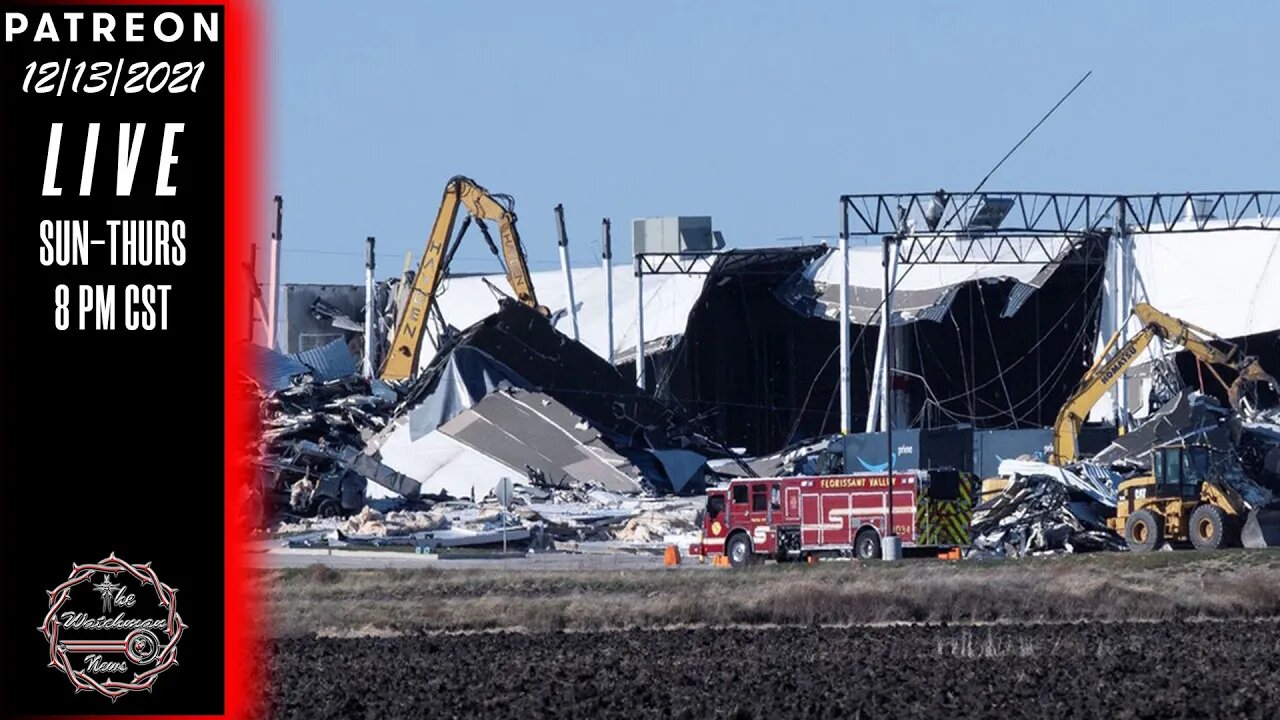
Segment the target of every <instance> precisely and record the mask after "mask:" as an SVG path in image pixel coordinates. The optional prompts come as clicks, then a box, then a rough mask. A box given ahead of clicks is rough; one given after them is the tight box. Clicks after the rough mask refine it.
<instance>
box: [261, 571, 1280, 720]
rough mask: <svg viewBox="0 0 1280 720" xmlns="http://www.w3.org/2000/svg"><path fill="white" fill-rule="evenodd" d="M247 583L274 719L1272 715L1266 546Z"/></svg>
mask: <svg viewBox="0 0 1280 720" xmlns="http://www.w3.org/2000/svg"><path fill="white" fill-rule="evenodd" d="M261 578H262V581H263V583H264V587H263V590H264V594H265V597H266V599H267V603H268V604H267V609H268V611H269V612H268V613H267V616H269V617H270V618H271V622H272V626H271V628H270V634H271V635H272V636H273V637H274V638H275V639H274V640H272V641H270V645H271V649H272V653H273V659H272V661H271V664H270V668H269V670H270V672H271V680H270V682H269V684H268V685H269V687H270V688H271V697H270V698H269V700H270V702H271V710H270V713H269V716H271V717H282V718H319V717H334V718H337V717H344V718H346V717H350V718H366V717H367V718H379V720H382V719H384V718H398V717H459V718H465V717H487V718H502V717H540V716H553V717H579V718H591V717H628V718H637V717H640V718H643V717H652V718H668V717H674V718H714V717H734V718H751V717H859V716H861V717H887V716H896V717H919V716H935V717H1028V718H1029V717H1118V718H1128V717H1132V718H1143V717H1160V718H1181V717H1257V718H1280V552H1274V551H1273V552H1231V553H1215V554H1202V553H1157V554H1152V555H1148V556H1128V555H1122V554H1115V555H1105V556H1103V555H1100V556H1093V557H1061V558H1036V559H1029V560H1018V561H1000V562H990V563H985V562H984V563H945V562H937V561H919V562H905V563H896V564H888V563H873V564H870V565H866V566H862V565H857V564H852V563H830V564H827V565H824V566H819V567H796V566H765V567H761V568H757V569H753V570H749V571H743V572H738V571H728V570H724V571H721V570H714V571H712V570H704V571H702V572H684V571H682V570H680V569H676V570H673V571H670V572H662V571H658V572H654V571H640V572H618V571H613V572H604V571H597V572H571V573H561V572H545V571H544V572H536V573H528V572H516V571H498V572H494V571H472V570H452V571H450V570H428V569H421V570H377V571H369V570H343V571H339V570H334V569H332V568H329V567H319V566H317V567H309V568H303V569H294V570H276V571H270V572H266V573H264V574H262V575H261ZM1135 619H1141V620H1143V622H1134V620H1135ZM868 623H878V624H879V625H877V626H869V625H867V624H868ZM886 623H890V624H889V625H886ZM892 623H916V624H911V625H897V624H892ZM919 623H930V624H928V625H922V624H919ZM851 624H853V625H855V626H852V627H850V625H851ZM779 626H782V627H779ZM265 715H266V713H264V716H265Z"/></svg>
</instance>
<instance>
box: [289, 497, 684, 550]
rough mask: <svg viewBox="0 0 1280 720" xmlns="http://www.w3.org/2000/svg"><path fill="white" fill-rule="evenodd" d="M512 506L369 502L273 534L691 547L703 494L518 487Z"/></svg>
mask: <svg viewBox="0 0 1280 720" xmlns="http://www.w3.org/2000/svg"><path fill="white" fill-rule="evenodd" d="M514 495H515V499H514V501H513V507H512V508H511V510H510V512H508V513H503V512H502V510H501V508H499V507H498V506H497V504H496V503H495V502H494V500H493V498H492V497H490V498H485V499H483V500H482V501H480V502H473V501H470V500H444V501H438V502H434V503H431V504H430V506H429V507H425V508H424V507H423V505H424V503H422V502H417V503H413V504H409V503H406V502H404V501H401V502H399V503H397V504H395V505H398V507H397V506H395V505H387V504H386V503H383V504H382V505H383V506H382V507H381V508H375V507H373V506H365V507H363V508H362V509H361V510H360V511H359V512H357V513H355V514H353V515H351V516H350V517H348V518H345V519H342V518H305V519H300V520H295V521H292V522H279V523H277V524H276V525H275V526H274V528H272V534H273V535H274V536H276V537H278V538H282V539H285V540H286V541H288V542H289V543H290V544H292V545H296V546H305V547H315V546H325V547H343V546H360V545H372V546H393V545H400V546H416V547H424V548H457V547H490V546H493V545H496V544H500V543H501V542H502V534H503V526H504V524H505V526H506V535H507V538H506V541H507V543H508V545H516V546H528V547H531V548H538V549H541V548H544V547H547V546H549V545H552V544H555V545H556V546H557V547H560V548H561V549H570V550H572V549H577V548H578V543H594V544H600V545H608V544H614V545H618V546H622V547H626V548H628V549H631V550H649V551H658V550H661V549H662V548H663V547H665V545H667V544H672V543H676V544H680V545H682V546H684V547H687V546H688V545H689V544H690V543H692V542H694V541H695V540H696V538H697V515H698V510H699V509H700V508H701V507H702V499H701V498H691V497H674V496H673V497H665V498H652V497H639V496H633V495H623V494H620V493H613V492H609V491H606V490H603V489H601V488H591V487H585V488H584V487H580V488H574V489H565V490H554V491H544V490H541V489H539V488H537V487H534V486H531V485H525V484H516V485H515V493H514Z"/></svg>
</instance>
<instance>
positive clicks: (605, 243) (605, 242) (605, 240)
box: [600, 218, 613, 365]
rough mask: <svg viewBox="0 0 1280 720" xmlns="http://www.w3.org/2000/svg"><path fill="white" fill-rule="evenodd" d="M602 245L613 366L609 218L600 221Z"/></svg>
mask: <svg viewBox="0 0 1280 720" xmlns="http://www.w3.org/2000/svg"><path fill="white" fill-rule="evenodd" d="M600 235H601V238H600V245H601V252H602V255H603V260H604V298H605V300H604V304H605V312H606V313H607V316H606V317H607V319H608V325H609V349H608V358H609V364H610V365H612V364H613V233H612V228H611V227H610V222H609V218H603V219H601V220H600Z"/></svg>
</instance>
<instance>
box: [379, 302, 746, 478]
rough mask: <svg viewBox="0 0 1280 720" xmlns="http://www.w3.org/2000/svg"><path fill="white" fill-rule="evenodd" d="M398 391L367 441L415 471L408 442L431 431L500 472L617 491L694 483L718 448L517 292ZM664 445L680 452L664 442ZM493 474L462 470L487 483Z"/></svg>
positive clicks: (429, 436)
mask: <svg viewBox="0 0 1280 720" xmlns="http://www.w3.org/2000/svg"><path fill="white" fill-rule="evenodd" d="M401 391H402V398H403V399H402V401H401V404H400V406H399V408H398V409H397V411H396V420H395V421H394V423H393V425H392V426H391V427H389V428H388V430H386V431H384V432H383V433H381V434H380V435H379V437H378V438H376V439H375V441H374V443H373V445H374V446H375V447H378V448H380V450H381V453H382V456H383V458H384V461H385V462H386V463H387V464H388V465H389V466H391V467H393V468H396V469H397V470H400V471H401V472H404V473H406V474H408V475H410V476H411V477H418V479H420V480H426V478H425V477H419V475H420V473H421V470H422V467H421V464H420V463H418V462H415V448H414V447H413V446H414V445H417V444H418V443H420V442H426V443H433V444H436V445H437V446H438V442H439V440H438V438H437V437H435V436H438V435H445V436H447V437H449V438H451V439H452V440H454V441H456V442H457V443H459V444H461V445H462V446H465V447H467V448H469V449H470V450H472V451H474V452H478V453H480V454H483V455H485V456H486V457H487V458H488V459H489V460H491V461H493V462H494V463H495V464H496V465H498V466H501V467H504V468H506V471H505V472H504V473H503V475H505V476H508V477H523V476H525V475H526V474H532V473H539V474H541V475H545V477H546V478H547V479H548V481H549V482H551V483H553V484H564V483H576V482H587V483H594V484H599V485H602V486H604V487H607V488H609V489H612V490H615V491H623V492H628V491H630V492H634V491H640V490H651V491H668V492H669V491H677V492H688V493H692V492H698V491H700V490H701V488H702V480H701V468H702V466H703V465H704V464H705V460H706V458H707V457H715V456H721V455H723V454H724V453H723V451H722V450H720V449H719V448H718V446H717V445H716V444H715V443H713V442H711V441H710V440H708V439H707V438H705V437H704V436H703V435H702V433H701V432H700V430H699V428H697V427H696V426H695V425H694V424H693V422H692V421H691V420H690V419H688V418H687V417H685V416H683V415H681V414H679V413H677V412H674V411H672V410H670V409H669V408H667V407H665V406H664V405H663V404H662V403H660V402H658V401H657V400H655V399H654V398H653V397H652V396H650V395H648V394H645V393H643V392H641V391H639V390H638V389H637V388H636V387H635V386H634V385H632V384H631V383H630V382H629V381H628V380H626V379H624V378H623V376H622V375H621V374H619V372H618V370H617V369H616V368H614V367H613V366H612V365H610V364H609V363H608V361H606V360H604V359H603V358H601V357H600V356H598V355H596V354H595V353H594V352H592V351H591V349H589V348H588V347H586V346H585V345H583V344H581V343H578V342H575V341H573V340H572V339H570V338H568V337H566V336H564V335H562V334H561V333H559V332H557V331H556V330H555V329H554V328H553V327H552V326H551V324H550V323H549V322H548V321H547V319H546V318H544V317H542V316H541V315H540V314H538V313H537V312H536V311H534V310H532V309H531V308H528V307H526V306H524V305H520V304H518V303H514V302H503V303H502V304H501V307H500V309H499V310H498V312H497V313H494V314H493V315H490V316H489V317H487V318H485V319H483V320H481V321H480V322H478V323H476V324H475V325H472V326H471V327H469V328H467V329H466V330H463V331H461V332H459V333H458V334H457V335H456V336H455V337H453V338H452V339H451V340H450V341H449V342H447V343H446V344H445V345H444V346H442V347H441V349H440V350H439V351H438V352H437V353H436V356H435V357H434V358H433V360H432V362H431V364H430V365H429V366H428V367H427V369H426V370H425V371H423V372H422V374H421V375H419V377H418V378H416V379H414V380H412V381H410V382H408V383H407V384H404V385H403V386H402V387H401ZM672 450H685V451H688V452H687V454H674V455H673V454H670V453H666V452H664V451H672ZM690 458H696V463H694V466H695V467H696V468H697V472H695V471H693V470H691V469H690V467H689V466H690V463H689V459H690ZM695 475H696V476H697V477H693V476H695ZM499 477H500V476H496V475H491V476H490V477H484V478H474V477H472V478H461V479H460V481H461V482H464V483H466V484H475V490H476V491H477V492H480V493H484V492H487V491H488V489H489V487H491V486H492V484H493V483H496V482H497V480H498V479H499Z"/></svg>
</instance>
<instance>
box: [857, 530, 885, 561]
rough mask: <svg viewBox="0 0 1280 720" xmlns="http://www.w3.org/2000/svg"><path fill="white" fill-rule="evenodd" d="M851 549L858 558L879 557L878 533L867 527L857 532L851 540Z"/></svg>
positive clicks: (870, 558)
mask: <svg viewBox="0 0 1280 720" xmlns="http://www.w3.org/2000/svg"><path fill="white" fill-rule="evenodd" d="M853 550H854V552H855V553H857V555H858V559H859V560H878V559H879V558H880V534H879V533H877V532H876V531H875V530H871V529H867V530H863V531H862V532H860V533H858V537H857V538H855V539H854V541H853Z"/></svg>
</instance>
